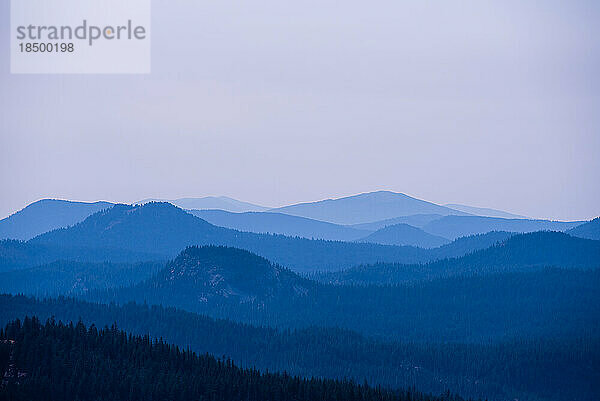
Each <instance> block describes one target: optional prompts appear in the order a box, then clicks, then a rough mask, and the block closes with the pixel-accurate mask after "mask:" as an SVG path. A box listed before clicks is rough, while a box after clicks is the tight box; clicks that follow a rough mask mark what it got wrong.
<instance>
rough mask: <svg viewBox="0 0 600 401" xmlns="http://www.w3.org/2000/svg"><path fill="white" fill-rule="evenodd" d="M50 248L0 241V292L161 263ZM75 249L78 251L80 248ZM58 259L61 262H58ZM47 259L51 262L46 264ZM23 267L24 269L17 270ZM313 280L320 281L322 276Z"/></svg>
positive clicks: (65, 285)
mask: <svg viewBox="0 0 600 401" xmlns="http://www.w3.org/2000/svg"><path fill="white" fill-rule="evenodd" d="M512 235H513V234H512V233H503V232H491V233H487V234H481V235H476V236H471V237H464V238H460V239H458V240H456V241H454V242H452V243H450V244H448V245H444V246H442V247H440V248H436V249H432V250H430V251H429V255H430V257H431V258H434V259H439V258H445V257H456V256H460V255H465V254H467V253H469V252H473V251H475V250H478V249H483V248H488V247H490V246H492V245H494V244H496V243H498V242H500V241H503V240H505V239H506V238H509V237H510V236H512ZM53 249H54V248H52V247H47V246H42V245H32V244H29V243H21V242H18V241H5V242H2V241H0V255H2V251H4V256H5V258H4V259H2V258H0V261H3V262H4V265H2V264H0V267H4V268H5V269H7V270H8V271H4V272H2V269H1V268H0V292H3V291H4V292H9V293H24V294H33V295H39V296H46V295H53V294H68V295H76V294H78V293H80V292H85V291H87V290H90V289H100V288H112V287H119V286H125V285H128V284H131V285H133V284H136V283H138V282H141V281H143V280H145V279H147V278H148V277H149V276H150V275H151V274H152V273H155V272H156V271H157V270H156V268H157V267H160V266H161V265H164V263H165V262H162V263H161V262H160V261H159V262H149V263H145V262H129V263H123V262H121V263H114V262H102V260H103V259H102V257H109V256H111V255H112V256H113V257H115V256H119V255H117V254H116V252H115V251H114V250H113V251H111V252H108V253H106V252H102V251H101V250H100V251H98V250H93V251H94V253H91V251H90V250H89V249H85V254H86V255H87V259H86V260H83V261H82V260H75V261H73V260H65V259H69V258H68V257H69V256H71V257H73V256H76V254H75V255H73V252H70V253H69V252H66V253H65V252H63V253H61V252H58V253H52V252H50V251H51V250H53ZM76 250H77V251H78V252H80V251H81V250H80V249H76ZM143 255H145V254H142V256H143ZM122 256H125V255H121V259H123V257H122ZM130 256H136V255H135V254H134V255H130ZM61 257H62V258H63V259H60V258H61ZM137 257H140V255H137ZM56 258H58V259H56ZM125 259H126V258H125ZM48 260H54V261H52V262H48ZM94 260H96V261H94ZM134 260H135V259H134ZM23 265H24V266H25V267H23V268H19V267H21V266H23ZM15 266H16V267H15ZM27 266H29V267H27ZM32 266H33V267H32ZM11 267H13V268H14V269H11ZM316 277H319V278H321V277H322V275H317V276H316Z"/></svg>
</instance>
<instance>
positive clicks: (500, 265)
mask: <svg viewBox="0 0 600 401" xmlns="http://www.w3.org/2000/svg"><path fill="white" fill-rule="evenodd" d="M457 242H458V241H457ZM541 267H560V268H570V269H593V268H598V267H600V241H593V240H588V239H583V238H577V237H572V236H570V235H567V234H564V233H559V232H552V231H538V232H534V233H528V234H517V235H513V236H510V237H509V238H508V239H506V240H504V241H501V242H499V243H497V244H496V245H493V246H491V247H489V248H486V249H481V250H477V251H475V252H472V253H470V254H467V255H465V256H462V257H458V258H450V259H443V260H437V261H435V262H431V263H427V264H424V265H402V264H386V263H379V264H375V265H366V266H357V267H353V268H350V269H346V270H343V271H339V272H333V273H326V274H323V275H316V276H315V278H316V279H318V280H319V281H323V282H328V283H336V284H398V283H404V282H411V281H418V280H423V279H434V278H440V277H449V276H457V275H465V274H466V275H471V274H488V273H495V272H509V271H523V270H531V269H538V268H541Z"/></svg>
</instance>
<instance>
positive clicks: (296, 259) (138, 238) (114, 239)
mask: <svg viewBox="0 0 600 401" xmlns="http://www.w3.org/2000/svg"><path fill="white" fill-rule="evenodd" d="M27 245H28V246H33V245H35V246H45V247H46V248H48V247H50V248H60V249H82V250H86V249H92V248H103V249H109V250H126V251H132V252H133V251H135V252H140V253H147V254H159V255H163V257H168V258H171V257H174V256H175V255H177V254H178V253H179V252H180V251H181V250H182V249H184V248H186V247H187V246H190V245H225V246H235V247H237V248H241V249H246V250H249V251H252V252H255V253H257V254H258V255H260V256H263V257H266V258H267V259H269V260H271V261H273V262H275V263H279V264H282V265H284V266H287V267H289V268H292V269H294V270H296V271H307V272H308V271H315V270H331V269H340V268H343V267H348V266H353V265H357V264H361V263H374V262H377V261H388V262H402V263H415V262H419V261H424V260H428V257H429V256H428V254H427V252H426V251H425V250H423V249H418V248H414V247H398V246H384V245H379V244H370V243H353V242H338V241H323V240H309V239H304V238H294V237H286V236H282V235H270V234H256V233H247V232H241V231H237V230H231V229H227V228H223V227H217V226H214V225H212V224H210V223H208V222H207V221H205V220H202V219H200V218H198V217H196V216H193V215H191V214H190V213H187V212H186V211H184V210H182V209H180V208H178V207H176V206H173V205H171V204H170V203H147V204H144V205H138V206H131V205H115V206H114V207H113V208H111V209H108V210H105V211H102V212H99V213H96V214H94V215H92V216H90V217H88V218H87V219H86V220H84V221H83V222H81V223H79V224H77V225H75V226H73V227H70V228H66V229H57V230H54V231H50V232H48V233H45V234H42V235H39V236H37V237H35V238H33V239H32V240H30V241H29V242H28V243H27ZM84 253H85V252H84ZM0 256H1V253H0ZM145 260H149V259H145ZM150 260H156V259H150Z"/></svg>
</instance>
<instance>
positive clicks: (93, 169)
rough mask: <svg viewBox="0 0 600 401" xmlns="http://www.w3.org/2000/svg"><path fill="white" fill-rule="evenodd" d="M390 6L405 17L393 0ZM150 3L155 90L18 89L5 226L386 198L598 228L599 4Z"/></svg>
mask: <svg viewBox="0 0 600 401" xmlns="http://www.w3.org/2000/svg"><path fill="white" fill-rule="evenodd" d="M400 3H401V4H400ZM522 3H523V2H517V1H495V2H481V1H471V2H449V1H447V2H422V1H414V2H395V1H375V2H369V3H368V4H367V3H365V2H357V1H348V2H343V3H339V2H330V1H318V2H317V1H305V2H301V3H295V4H289V3H285V2H277V1H259V2H252V3H240V2H230V1H219V2H190V1H168V2H167V1H154V3H153V22H152V30H151V35H152V73H151V74H150V75H104V76H102V75H89V76H85V75H11V74H10V73H9V60H8V37H9V36H8V35H9V2H8V1H4V2H2V3H1V4H0V14H1V19H0V21H2V23H1V24H0V31H1V34H2V38H3V41H2V48H3V50H2V52H1V53H0V57H1V59H2V63H0V188H1V190H0V191H1V196H0V216H2V217H4V216H6V215H8V214H10V213H12V212H13V211H15V210H17V209H20V208H22V207H23V206H25V205H26V204H27V203H30V202H32V201H35V200H37V199H40V198H46V197H57V198H67V199H76V200H97V199H105V200H110V201H122V202H133V201H137V200H140V199H144V198H148V197H156V198H170V199H173V198H179V197H185V196H204V195H228V196H231V197H234V198H237V199H240V200H244V201H249V202H254V203H259V204H263V205H267V206H280V205H284V204H288V203H293V202H300V201H309V200H317V199H322V198H328V197H338V196H344V195H349V194H354V193H359V192H366V191H372V190H377V189H387V190H392V191H397V192H404V193H407V194H409V195H411V196H415V197H418V198H421V199H425V200H428V201H432V202H436V203H440V204H444V203H462V204H468V205H473V206H482V207H492V208H497V209H502V210H507V211H510V212H514V213H519V214H522V215H527V216H531V217H543V218H554V219H588V218H592V217H594V216H598V215H600V186H599V185H598V183H599V182H600V158H599V157H598V154H600V135H599V128H600V114H599V113H598V110H600V98H599V94H600V84H599V80H598V71H600V41H599V40H598V37H600V25H599V24H598V21H599V20H600V6H598V3H597V2H594V1H569V2H567V1H562V2H559V1H547V2H543V3H539V4H535V5H534V4H522Z"/></svg>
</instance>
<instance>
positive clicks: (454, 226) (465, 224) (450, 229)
mask: <svg viewBox="0 0 600 401" xmlns="http://www.w3.org/2000/svg"><path fill="white" fill-rule="evenodd" d="M582 223H584V222H583V221H551V220H528V219H503V218H496V217H483V216H443V217H440V218H439V219H435V220H432V221H430V222H428V223H427V224H425V225H423V226H422V227H421V228H422V229H423V230H424V231H426V232H428V233H429V234H432V235H437V236H440V237H444V238H448V239H450V240H453V239H456V238H459V237H464V236H467V235H473V234H483V233H487V232H490V231H509V232H515V233H528V232H534V231H542V230H548V231H566V230H568V229H571V228H573V227H577V226H578V225H581V224H582Z"/></svg>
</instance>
